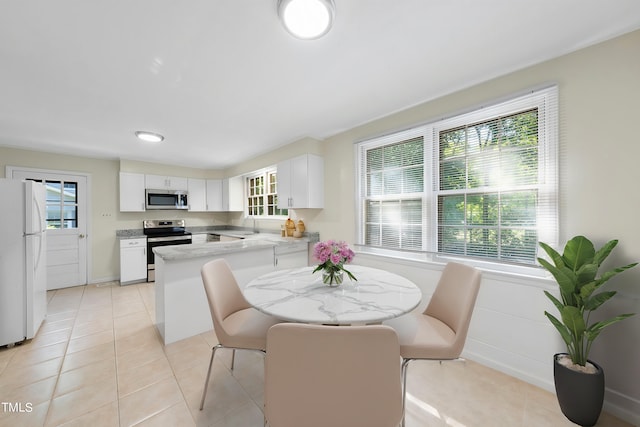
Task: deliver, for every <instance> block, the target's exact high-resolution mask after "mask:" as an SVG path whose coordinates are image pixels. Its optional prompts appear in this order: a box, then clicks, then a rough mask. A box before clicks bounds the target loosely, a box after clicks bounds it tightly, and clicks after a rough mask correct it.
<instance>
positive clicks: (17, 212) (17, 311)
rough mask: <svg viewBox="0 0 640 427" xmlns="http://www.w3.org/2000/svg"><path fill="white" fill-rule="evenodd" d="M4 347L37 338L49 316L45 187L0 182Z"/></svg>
mask: <svg viewBox="0 0 640 427" xmlns="http://www.w3.org/2000/svg"><path fill="white" fill-rule="evenodd" d="M0 200H1V201H2V204H3V206H2V207H1V208H0V346H4V345H13V344H15V343H17V342H20V341H23V340H25V339H30V338H33V337H34V336H35V335H36V333H37V332H38V329H39V328H40V325H41V324H42V321H43V320H44V318H45V316H46V312H47V276H46V273H47V261H46V259H47V257H46V254H47V233H46V229H47V225H46V191H45V187H44V186H43V185H42V184H40V183H37V182H33V181H20V180H15V179H4V178H3V179H0Z"/></svg>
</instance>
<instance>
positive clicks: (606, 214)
mask: <svg viewBox="0 0 640 427" xmlns="http://www.w3.org/2000/svg"><path fill="white" fill-rule="evenodd" d="M639 47H640V31H636V32H633V33H630V34H627V35H625V36H622V37H619V38H616V39H613V40H610V41H608V42H605V43H602V44H599V45H596V46H593V47H589V48H587V49H583V50H580V51H578V52H575V53H572V54H569V55H565V56H563V57H560V58H557V59H555V60H552V61H548V62H545V63H542V64H539V65H535V66H532V67H529V68H526V69H523V70H521V71H518V72H514V73H511V74H508V75H506V76H503V77H499V78H496V79H494V80H491V81H489V82H486V83H483V84H479V85H475V86H473V87H470V88H467V89H465V90H461V91H459V92H456V93H453V94H451V95H448V96H445V97H442V98H440V99H436V100H432V101H429V102H425V103H424V104H421V105H418V106H415V107H412V108H409V109H407V110H406V111H402V112H399V113H397V114H393V115H391V116H389V117H386V118H383V119H380V120H376V121H373V122H371V123H368V124H366V125H363V126H359V127H356V128H354V129H351V130H349V131H347V132H344V133H341V134H339V135H335V136H333V137H331V138H328V139H327V140H326V141H322V142H318V141H316V140H313V139H310V138H307V139H304V140H301V141H299V142H297V143H293V144H289V145H287V146H283V147H282V148H280V149H278V150H274V151H273V152H271V153H267V154H265V155H263V156H258V157H256V158H255V159H252V160H250V161H247V162H244V163H242V164H239V165H237V166H235V167H233V168H230V169H228V170H226V171H224V172H223V174H224V175H225V176H232V175H238V174H241V173H243V172H247V171H250V170H255V169H259V168H262V167H266V166H270V165H273V164H275V163H277V161H278V160H283V159H286V158H289V157H293V156H295V155H298V154H301V153H304V152H313V153H317V154H321V155H323V156H324V159H325V201H326V202H325V208H324V209H321V210H298V211H297V212H292V215H293V216H294V217H301V218H304V219H305V222H306V223H307V226H308V229H309V230H310V231H319V232H320V235H321V238H323V239H325V238H340V239H344V240H347V241H350V242H353V240H354V238H355V217H354V212H355V210H354V196H355V191H354V188H355V181H354V146H353V144H354V142H356V141H359V140H362V139H366V138H371V137H374V136H378V135H381V134H384V133H388V132H390V131H393V130H400V129H404V128H408V127H411V126H414V125H417V124H421V123H425V122H429V121H433V120H436V119H438V118H441V117H445V116H448V115H451V114H454V113H457V112H461V111H464V110H467V109H469V108H470V107H473V106H479V105H482V104H486V103H490V102H492V101H494V100H497V99H501V98H504V97H508V96H511V95H513V94H517V93H522V92H523V91H526V90H528V89H531V88H536V87H540V86H542V85H545V84H549V83H557V84H558V87H559V93H560V97H559V99H560V140H559V141H560V142H559V145H560V195H559V196H560V202H561V203H560V232H561V236H560V240H561V241H562V242H564V241H566V240H567V239H568V238H570V237H571V236H573V235H575V234H585V235H587V236H588V237H590V238H591V239H592V240H594V241H595V242H596V243H598V244H602V243H603V242H605V241H606V240H608V239H612V238H618V239H620V245H619V248H617V249H616V252H615V253H614V256H613V257H612V258H613V260H612V263H615V264H624V263H628V262H632V261H635V260H640V227H638V226H637V222H638V219H637V212H640V198H639V197H638V196H637V188H636V187H637V185H638V182H640V179H639V178H640V176H639V175H640V168H639V167H638V159H639V158H640V140H639V139H640V137H639V136H638V135H639V133H638V132H637V129H636V128H635V126H634V125H635V123H636V122H637V120H638V118H637V116H638V112H640V108H638V100H639V99H640V77H639V76H640V55H639V54H638V53H639V52H640V51H639ZM6 165H12V166H27V167H39V168H45V169H57V170H65V171H79V172H86V173H90V174H91V176H92V191H93V206H92V209H91V210H92V221H93V222H92V225H93V227H92V231H91V233H92V237H93V241H92V243H93V245H92V249H91V251H92V257H93V271H92V272H91V273H90V274H91V278H92V279H93V280H98V279H100V278H107V277H117V275H118V260H117V243H116V241H115V230H116V229H121V228H135V227H138V226H139V224H140V222H141V220H142V218H146V217H148V216H149V215H147V214H144V213H119V212H118V194H117V188H118V177H117V173H118V171H119V170H120V168H122V169H123V170H128V171H137V172H146V173H167V174H169V173H171V172H170V171H176V168H172V167H169V166H166V167H165V166H160V165H150V164H142V163H140V162H129V161H124V160H123V161H122V163H120V162H119V161H113V160H94V159H86V158H79V157H70V156H61V155H52V154H43V153H36V152H30V151H21V150H15V149H8V148H0V167H2V169H3V170H4V166H6ZM180 172H185V171H184V168H181V169H180ZM188 172H190V173H191V172H193V173H196V174H201V175H192V176H203V177H207V176H210V174H212V175H211V176H213V177H215V176H219V175H218V174H219V172H215V171H196V170H194V171H188ZM187 218H188V219H189V222H190V223H191V224H192V225H198V224H206V223H210V222H213V221H217V223H222V222H225V221H228V222H232V223H240V222H241V221H242V218H241V216H240V215H239V214H229V215H224V214H223V215H220V216H214V215H211V214H187ZM263 225H266V226H269V227H274V228H275V227H276V226H277V224H274V223H268V224H261V226H263ZM639 282H640V268H637V269H636V270H632V271H631V272H628V273H625V274H624V275H623V276H621V277H619V278H616V279H615V281H614V282H613V283H612V286H611V287H612V289H618V290H620V291H621V293H620V294H619V297H618V298H616V299H615V300H613V301H611V302H610V303H608V304H609V307H606V306H605V308H604V309H603V310H602V313H599V315H600V316H602V315H607V314H610V313H613V312H615V311H617V310H624V311H636V312H638V311H640V286H639V285H638V283H639ZM500 286H508V283H507V282H505V284H504V285H500ZM503 290H504V288H503ZM496 292H497V294H496V295H494V296H492V297H493V298H497V299H499V298H500V292H501V288H500V287H499V286H496ZM540 292H541V291H540ZM510 303H511V301H505V302H504V304H505V305H507V304H510ZM607 312H610V313H607ZM532 322H533V323H537V324H545V323H544V322H545V319H543V317H542V313H540V319H539V320H538V319H535V320H533V321H532ZM545 325H546V324H545ZM547 326H548V325H546V326H545V327H547ZM511 334H514V335H520V336H522V338H521V339H523V340H526V339H527V331H526V330H518V331H511ZM638 336H640V316H636V317H634V318H632V319H630V320H627V321H625V322H623V323H621V324H619V325H615V326H613V327H612V328H611V329H610V330H607V331H606V332H605V333H604V334H603V336H602V338H601V340H600V341H599V342H598V343H596V346H595V347H594V349H593V352H592V355H593V357H594V359H595V360H598V361H599V362H600V363H601V364H603V366H605V369H607V384H608V388H609V390H610V391H611V390H612V391H613V392H612V393H609V395H608V396H609V397H611V396H614V397H616V396H617V398H618V399H619V401H618V402H615V403H614V404H615V405H620V406H622V407H626V408H627V409H625V410H627V411H629V412H630V413H634V411H635V413H636V414H637V413H638V412H639V411H638V410H637V409H638V407H639V405H638V402H640V383H639V382H638V381H637V378H640V364H638V363H637V361H638V360H640V345H639V344H638V339H637V337H638ZM630 342H631V345H629V343H630ZM632 361H633V362H632ZM614 400H615V399H614ZM634 402H635V403H634ZM634 405H635V406H634ZM636 419H637V418H636Z"/></svg>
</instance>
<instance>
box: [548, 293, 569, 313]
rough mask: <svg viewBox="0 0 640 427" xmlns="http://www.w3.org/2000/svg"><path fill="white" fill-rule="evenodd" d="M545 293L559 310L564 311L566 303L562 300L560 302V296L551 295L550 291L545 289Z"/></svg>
mask: <svg viewBox="0 0 640 427" xmlns="http://www.w3.org/2000/svg"><path fill="white" fill-rule="evenodd" d="M544 294H545V295H546V296H547V297H548V298H549V299H550V300H551V302H552V303H553V305H555V306H556V308H557V309H558V312H559V313H562V309H563V308H564V304H562V302H560V301H559V300H558V298H556V297H555V296H553V295H551V294H550V293H549V292H547V291H544Z"/></svg>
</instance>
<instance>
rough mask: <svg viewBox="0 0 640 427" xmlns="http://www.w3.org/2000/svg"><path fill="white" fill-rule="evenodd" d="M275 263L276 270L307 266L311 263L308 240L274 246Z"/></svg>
mask: <svg viewBox="0 0 640 427" xmlns="http://www.w3.org/2000/svg"><path fill="white" fill-rule="evenodd" d="M273 263H274V266H275V268H276V270H286V269H288V268H300V267H306V266H307V265H309V249H308V244H307V242H297V243H287V244H281V245H278V246H276V247H274V262H273Z"/></svg>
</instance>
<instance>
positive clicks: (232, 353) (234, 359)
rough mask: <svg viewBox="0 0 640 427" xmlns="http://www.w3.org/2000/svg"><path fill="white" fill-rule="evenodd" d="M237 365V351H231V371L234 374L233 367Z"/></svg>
mask: <svg viewBox="0 0 640 427" xmlns="http://www.w3.org/2000/svg"><path fill="white" fill-rule="evenodd" d="M235 363H236V349H235V348H234V349H233V350H231V371H232V372H233V366H234V365H235Z"/></svg>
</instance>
